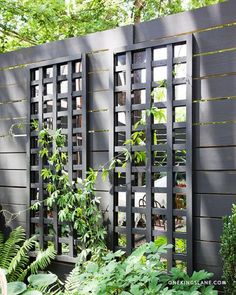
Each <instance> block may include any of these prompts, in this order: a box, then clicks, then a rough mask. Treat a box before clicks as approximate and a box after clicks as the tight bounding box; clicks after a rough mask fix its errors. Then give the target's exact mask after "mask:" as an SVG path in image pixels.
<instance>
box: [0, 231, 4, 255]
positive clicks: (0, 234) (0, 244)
mask: <svg viewBox="0 0 236 295" xmlns="http://www.w3.org/2000/svg"><path fill="white" fill-rule="evenodd" d="M4 240H5V239H4V234H3V232H0V256H1V255H2V251H3V248H4Z"/></svg>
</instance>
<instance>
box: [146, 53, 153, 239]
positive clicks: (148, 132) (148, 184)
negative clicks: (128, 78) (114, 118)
mask: <svg viewBox="0 0 236 295" xmlns="http://www.w3.org/2000/svg"><path fill="white" fill-rule="evenodd" d="M151 93H152V49H151V48H148V49H146V107H147V111H149V110H151V107H152V98H151ZM145 131H146V241H147V242H150V241H152V206H153V195H152V115H151V114H148V115H147V114H146V130H145Z"/></svg>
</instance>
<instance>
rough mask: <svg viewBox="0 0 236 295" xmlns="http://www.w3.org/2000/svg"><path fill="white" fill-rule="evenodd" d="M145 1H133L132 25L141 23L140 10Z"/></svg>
mask: <svg viewBox="0 0 236 295" xmlns="http://www.w3.org/2000/svg"><path fill="white" fill-rule="evenodd" d="M145 4H146V3H145V0H134V6H133V11H134V23H135V24H137V23H140V21H141V14H142V10H143V8H144V6H145Z"/></svg>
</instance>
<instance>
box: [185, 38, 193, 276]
mask: <svg viewBox="0 0 236 295" xmlns="http://www.w3.org/2000/svg"><path fill="white" fill-rule="evenodd" d="M192 55H193V37H192V35H189V36H188V38H187V76H186V91H187V93H186V95H187V102H186V150H187V155H186V203H187V205H186V210H187V212H186V219H187V227H186V228H187V229H186V232H187V271H188V273H189V274H191V273H192V271H193V226H192V223H193V220H192V219H193V216H192V212H193V200H192V199H193V197H192V194H193V192H192V134H193V128H192V121H193V118H192V116H193V115H192V91H193V89H192Z"/></svg>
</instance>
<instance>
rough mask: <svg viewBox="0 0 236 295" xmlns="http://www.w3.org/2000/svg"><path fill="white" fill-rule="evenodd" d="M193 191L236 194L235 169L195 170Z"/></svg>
mask: <svg viewBox="0 0 236 295" xmlns="http://www.w3.org/2000/svg"><path fill="white" fill-rule="evenodd" d="M193 175H194V183H193V186H194V193H206V194H208V193H212V194H214V193H216V194H219V193H221V194H236V186H235V179H236V171H207V172H206V171H195V172H194V174H193Z"/></svg>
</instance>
